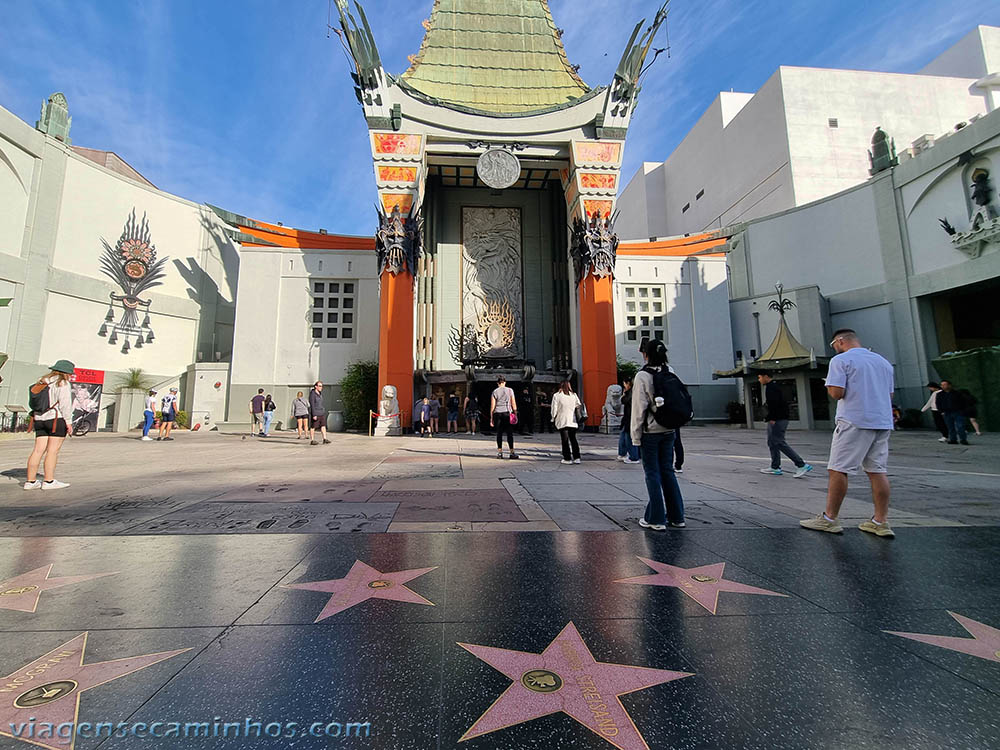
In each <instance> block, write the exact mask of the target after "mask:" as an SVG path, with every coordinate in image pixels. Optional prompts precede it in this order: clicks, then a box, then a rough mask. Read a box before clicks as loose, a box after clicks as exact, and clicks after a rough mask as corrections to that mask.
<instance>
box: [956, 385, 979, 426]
mask: <svg viewBox="0 0 1000 750" xmlns="http://www.w3.org/2000/svg"><path fill="white" fill-rule="evenodd" d="M958 395H959V396H961V397H962V403H963V404H964V406H965V408H964V409H963V410H962V413H963V414H964V415H965V417H966V419H968V420H969V423H970V424H971V425H972V429H973V430H975V431H976V435H982V434H983V433H982V431H980V429H979V422H977V421H976V418H977V417H978V416H979V409H978V408H977V404H978V403H979V399H977V398H976V397H975V396H973V395H972V392H971V391H970V390H968V389H966V388H963V389H962V390H960V391H959V392H958Z"/></svg>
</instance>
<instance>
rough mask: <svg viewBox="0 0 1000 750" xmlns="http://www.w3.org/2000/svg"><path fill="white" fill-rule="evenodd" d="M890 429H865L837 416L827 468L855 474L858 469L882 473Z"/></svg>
mask: <svg viewBox="0 0 1000 750" xmlns="http://www.w3.org/2000/svg"><path fill="white" fill-rule="evenodd" d="M890 432H892V430H865V429H862V428H861V427H855V426H854V425H852V424H851V423H850V422H844V421H842V420H837V428H836V429H835V430H834V431H833V442H832V443H830V463H828V464H827V468H828V469H831V470H832V471H839V472H842V473H844V474H857V473H858V469H864V470H865V471H866V472H868V473H870V474H885V473H886V472H887V471H888V467H889V433H890Z"/></svg>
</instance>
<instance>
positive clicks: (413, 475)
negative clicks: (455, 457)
mask: <svg viewBox="0 0 1000 750" xmlns="http://www.w3.org/2000/svg"><path fill="white" fill-rule="evenodd" d="M461 476H462V468H461V467H460V466H459V465H458V463H455V464H453V465H452V464H437V465H435V464H419V463H401V464H385V463H382V464H380V465H379V466H377V467H375V468H374V469H372V470H371V471H370V472H368V474H367V475H366V476H365V479H368V480H371V481H383V482H384V481H391V480H394V479H404V480H405V479H449V478H453V477H461Z"/></svg>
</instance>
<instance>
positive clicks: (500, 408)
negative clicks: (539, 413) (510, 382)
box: [490, 375, 520, 458]
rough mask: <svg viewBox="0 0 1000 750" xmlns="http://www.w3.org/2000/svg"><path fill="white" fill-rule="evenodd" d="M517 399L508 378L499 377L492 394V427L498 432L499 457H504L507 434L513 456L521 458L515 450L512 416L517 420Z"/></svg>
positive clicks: (511, 455) (508, 444)
mask: <svg viewBox="0 0 1000 750" xmlns="http://www.w3.org/2000/svg"><path fill="white" fill-rule="evenodd" d="M516 415H517V400H516V399H515V398H514V391H513V389H511V388H508V387H507V379H506V378H504V376H503V375H501V376H500V377H499V378H497V387H496V389H495V390H494V391H493V395H492V396H490V427H495V428H496V432H497V458H503V436H504V434H505V433H506V435H507V446H508V448H509V449H510V457H511V458H520V456H518V455H517V453H516V452H515V451H514V427H513V425H512V424H511V418H514V419H515V420H516V418H517V417H516Z"/></svg>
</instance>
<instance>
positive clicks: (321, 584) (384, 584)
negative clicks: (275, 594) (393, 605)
mask: <svg viewBox="0 0 1000 750" xmlns="http://www.w3.org/2000/svg"><path fill="white" fill-rule="evenodd" d="M436 569H437V566H435V567H433V568H414V569H413V570H400V571H398V572H396V573H382V572H380V571H377V570H375V568H373V567H372V566H371V565H365V563H363V562H361V561H360V560H356V561H355V562H354V565H352V566H351V569H350V571H348V573H347V575H346V576H345V577H343V578H333V579H331V580H329V581H312V582H310V583H290V584H287V585H285V586H283V587H282V588H286V589H302V590H303V591H322V592H324V593H327V594H333V596H331V597H330V600H329V601H328V602H327V603H326V606H325V607H323V611H322V612H320V613H319V617H317V618H316V619H315V620H313V622H319V621H320V620H325V619H326V618H327V617H332V616H333V615H335V614H338V613H340V612H343V611H344V610H345V609H350V608H351V607H353V606H354V605H355V604H361V602H363V601H367V600H368V599H392V600H395V601H397V602H409V603H410V604H429V605H430V606H432V607H433V606H434V603H433V602H429V601H427V600H426V599H424V597H422V596H420V594H418V593H416V592H415V591H411V590H410V589H408V588H406V586H404V585H403V584H404V583H409V582H410V581H412V580H413V579H414V578H418V577H420V576H422V575H423V574H424V573H430V572H431V571H432V570H436Z"/></svg>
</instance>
